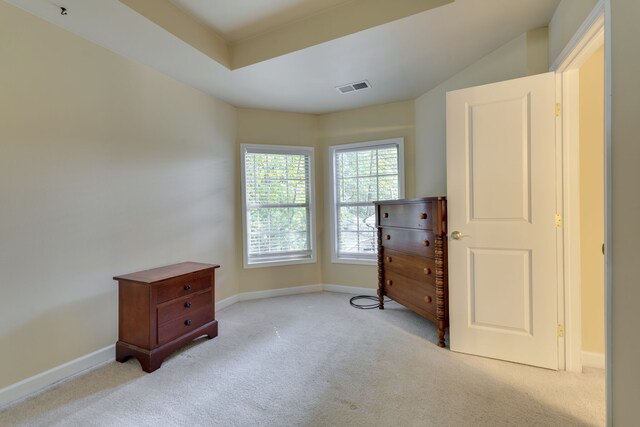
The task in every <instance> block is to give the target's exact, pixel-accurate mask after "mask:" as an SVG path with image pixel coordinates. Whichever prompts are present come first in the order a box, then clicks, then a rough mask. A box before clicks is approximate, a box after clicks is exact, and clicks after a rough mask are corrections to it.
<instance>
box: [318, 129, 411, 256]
mask: <svg viewBox="0 0 640 427" xmlns="http://www.w3.org/2000/svg"><path fill="white" fill-rule="evenodd" d="M403 145H404V141H403V139H402V138H395V139H387V140H383V141H374V142H364V143H358V144H348V145H338V146H334V147H330V148H329V154H330V156H329V157H330V158H331V176H332V177H333V182H332V186H331V189H332V194H331V196H332V200H333V206H332V209H331V228H332V230H333V231H332V236H333V239H332V246H333V250H332V261H333V262H345V263H356V264H359V263H362V264H375V262H376V255H377V240H376V239H377V232H376V228H375V227H376V216H375V207H374V205H373V203H372V202H373V201H376V200H392V199H401V198H403V197H404V147H403Z"/></svg>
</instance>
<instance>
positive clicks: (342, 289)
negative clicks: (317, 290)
mask: <svg viewBox="0 0 640 427" xmlns="http://www.w3.org/2000/svg"><path fill="white" fill-rule="evenodd" d="M322 289H323V290H325V291H326V292H338V293H341V294H353V295H370V296H374V297H375V296H377V295H378V290H377V289H374V288H357V287H355V286H343V285H323V286H322Z"/></svg>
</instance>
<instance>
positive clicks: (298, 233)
mask: <svg viewBox="0 0 640 427" xmlns="http://www.w3.org/2000/svg"><path fill="white" fill-rule="evenodd" d="M259 150H260V151H259V152H258V151H256V152H251V151H250V150H247V151H246V152H245V159H244V168H245V170H244V172H245V182H244V185H245V187H244V189H245V197H246V205H247V212H246V216H247V233H248V236H247V253H248V256H249V259H250V260H251V259H253V260H258V259H263V260H276V261H277V260H279V259H282V260H285V259H296V258H306V259H308V258H309V257H310V256H311V241H310V235H311V233H310V224H309V219H310V216H311V215H310V200H309V198H310V177H309V170H310V169H309V167H310V161H311V156H310V155H307V154H286V153H285V154H283V153H269V152H262V150H265V151H267V150H268V146H264V148H263V147H260V148H259Z"/></svg>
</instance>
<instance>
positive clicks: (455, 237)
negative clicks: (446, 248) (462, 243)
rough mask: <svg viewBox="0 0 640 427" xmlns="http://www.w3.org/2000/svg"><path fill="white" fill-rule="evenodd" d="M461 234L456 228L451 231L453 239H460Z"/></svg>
mask: <svg viewBox="0 0 640 427" xmlns="http://www.w3.org/2000/svg"><path fill="white" fill-rule="evenodd" d="M462 236H463V234H462V233H461V232H459V231H457V230H456V231H454V232H452V233H451V238H452V239H455V240H460V239H461V238H462Z"/></svg>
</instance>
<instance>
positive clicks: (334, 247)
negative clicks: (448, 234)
mask: <svg viewBox="0 0 640 427" xmlns="http://www.w3.org/2000/svg"><path fill="white" fill-rule="evenodd" d="M390 144H398V184H399V185H398V187H399V188H398V195H399V198H400V199H403V198H404V186H405V183H404V138H402V137H401V138H391V139H382V140H378V141H366V142H357V143H355V144H342V145H332V146H331V147H329V182H328V186H329V200H330V201H331V204H330V206H329V211H330V215H329V217H330V226H331V229H330V230H331V262H332V263H334V264H359V265H377V263H378V261H377V260H375V259H373V260H368V259H363V258H357V257H353V258H349V257H344V256H343V257H339V256H338V221H337V218H336V204H337V199H336V198H337V194H336V175H335V172H336V171H335V157H334V156H335V153H336V151H339V150H350V149H357V148H365V147H372V148H373V147H378V146H381V145H390Z"/></svg>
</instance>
